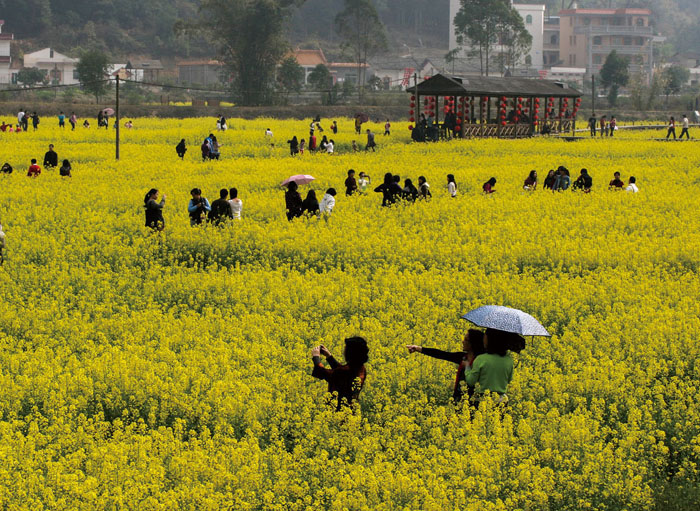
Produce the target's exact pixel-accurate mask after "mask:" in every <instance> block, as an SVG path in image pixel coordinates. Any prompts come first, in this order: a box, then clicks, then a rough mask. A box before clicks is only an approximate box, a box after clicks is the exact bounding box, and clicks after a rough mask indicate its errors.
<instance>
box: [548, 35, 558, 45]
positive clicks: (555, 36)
mask: <svg viewBox="0 0 700 511" xmlns="http://www.w3.org/2000/svg"><path fill="white" fill-rule="evenodd" d="M550 41H551V43H552V44H558V43H559V42H558V41H557V35H556V34H554V35H553V36H552V38H551V39H550Z"/></svg>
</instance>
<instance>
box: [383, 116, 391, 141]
mask: <svg viewBox="0 0 700 511" xmlns="http://www.w3.org/2000/svg"><path fill="white" fill-rule="evenodd" d="M388 135H391V123H390V122H389V119H387V120H386V124H385V125H384V136H385V137H386V136H388Z"/></svg>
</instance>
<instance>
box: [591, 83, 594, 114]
mask: <svg viewBox="0 0 700 511" xmlns="http://www.w3.org/2000/svg"><path fill="white" fill-rule="evenodd" d="M591 85H592V87H591V99H592V100H593V103H592V105H593V106H592V109H593V116H595V75H594V74H591Z"/></svg>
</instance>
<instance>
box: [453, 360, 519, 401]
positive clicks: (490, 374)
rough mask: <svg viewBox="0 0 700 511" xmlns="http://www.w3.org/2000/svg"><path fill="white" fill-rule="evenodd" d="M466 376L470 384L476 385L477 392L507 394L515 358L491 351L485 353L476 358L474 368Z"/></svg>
mask: <svg viewBox="0 0 700 511" xmlns="http://www.w3.org/2000/svg"><path fill="white" fill-rule="evenodd" d="M464 378H465V380H466V382H467V385H469V386H476V384H477V383H478V384H479V388H477V389H476V390H477V392H486V391H487V390H489V391H491V392H498V393H499V394H505V393H506V389H507V388H508V384H509V383H510V380H512V379H513V359H512V358H511V357H510V355H506V356H504V357H502V356H500V355H494V354H491V353H483V354H481V355H479V356H478V357H476V358H475V359H474V363H473V364H472V368H471V370H470V371H467V372H466V374H465V375H464Z"/></svg>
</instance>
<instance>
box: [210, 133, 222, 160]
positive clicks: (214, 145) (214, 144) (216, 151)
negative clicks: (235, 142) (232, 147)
mask: <svg viewBox="0 0 700 511" xmlns="http://www.w3.org/2000/svg"><path fill="white" fill-rule="evenodd" d="M210 140H211V143H210V146H211V153H209V158H210V159H212V160H218V159H219V157H220V156H221V144H219V141H218V140H217V139H216V136H215V135H214V134H212V135H211V139H210Z"/></svg>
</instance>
